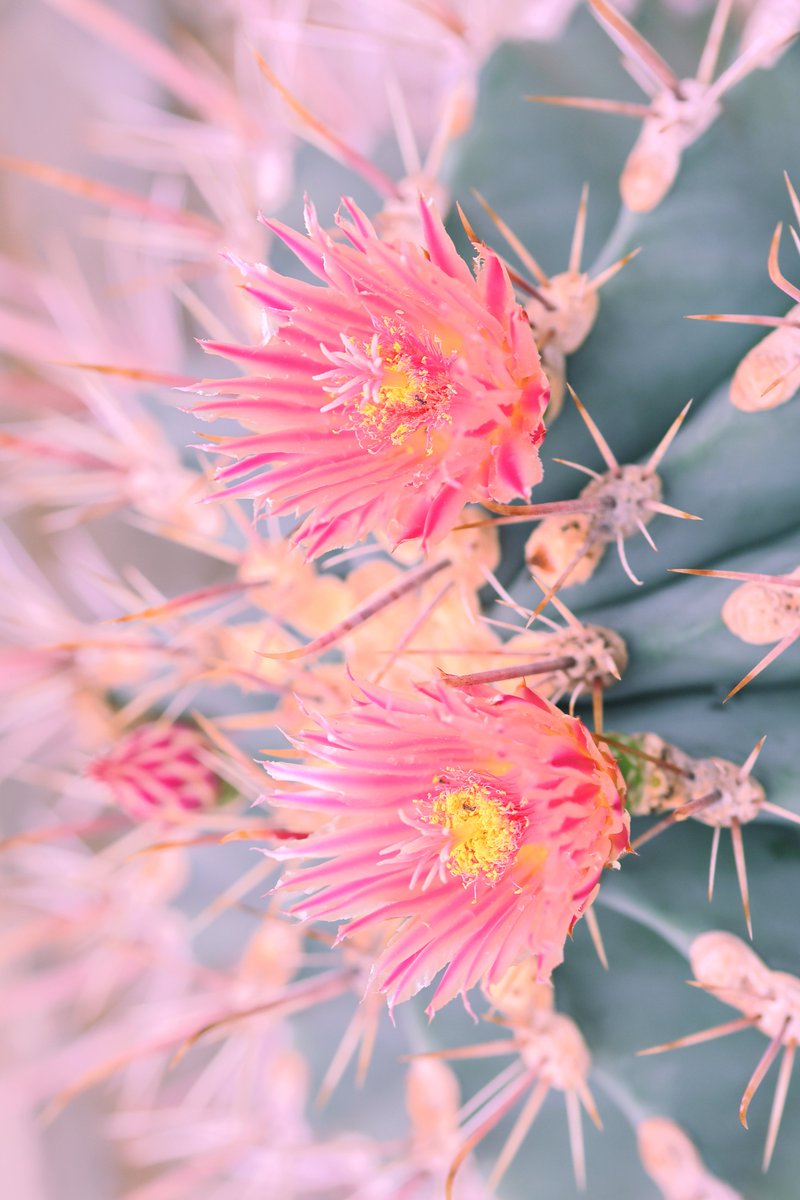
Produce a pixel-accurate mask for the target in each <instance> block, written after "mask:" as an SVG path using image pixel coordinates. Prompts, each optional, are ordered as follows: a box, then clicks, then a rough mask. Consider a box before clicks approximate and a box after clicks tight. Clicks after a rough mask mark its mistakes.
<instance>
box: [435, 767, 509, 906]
mask: <svg viewBox="0 0 800 1200" xmlns="http://www.w3.org/2000/svg"><path fill="white" fill-rule="evenodd" d="M500 795H501V796H502V795H504V793H500ZM428 820H430V821H431V822H432V823H433V824H436V825H441V826H442V827H443V828H444V829H447V830H448V831H449V832H450V834H451V835H452V840H451V845H450V852H449V854H448V856H447V867H448V870H449V871H450V873H451V874H452V875H457V876H458V877H459V878H461V879H463V880H464V882H465V883H473V882H474V881H475V880H476V879H478V878H479V877H481V876H482V877H483V878H484V879H486V880H487V881H488V882H489V883H496V882H497V880H498V879H500V878H501V876H502V875H503V874H504V873H505V871H506V870H507V868H508V866H509V865H510V863H511V862H512V861H513V859H514V858H515V857H516V853H517V848H518V846H519V841H520V834H521V828H522V824H523V822H522V821H521V820H520V818H518V817H517V818H516V819H515V818H514V816H513V811H512V809H511V807H510V806H509V805H508V804H504V803H503V802H502V800H499V799H497V798H496V797H495V796H493V795H492V794H491V792H490V790H489V788H488V787H486V786H485V785H484V784H481V783H478V782H471V783H468V784H466V786H464V787H459V788H455V789H454V790H453V791H448V792H440V793H439V795H436V796H432V797H431V809H430V815H429V817H428Z"/></svg>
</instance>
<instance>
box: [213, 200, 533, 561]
mask: <svg viewBox="0 0 800 1200" xmlns="http://www.w3.org/2000/svg"><path fill="white" fill-rule="evenodd" d="M343 203H344V208H345V210H346V213H347V215H346V216H342V215H340V216H339V217H337V224H338V226H339V229H340V230H341V231H342V233H343V234H344V235H345V236H346V237H347V239H348V243H349V244H348V243H344V242H341V241H334V240H333V239H332V238H331V237H330V236H329V235H328V234H327V233H326V232H325V231H324V230H322V229H321V228H320V226H319V224H318V221H317V217H316V213H315V211H314V209H313V207H312V206H311V205H307V208H306V225H307V228H308V232H309V236H308V237H304V236H302V235H301V234H298V233H296V232H295V231H294V230H292V229H290V228H288V227H287V226H285V225H283V224H282V223H281V222H279V221H268V222H267V225H268V227H269V228H270V229H271V230H273V232H274V233H275V234H276V235H277V236H278V237H280V238H281V239H282V240H283V241H284V242H285V243H286V245H287V246H288V247H289V249H290V250H292V251H293V252H294V253H295V254H296V255H297V257H298V258H299V259H300V261H301V262H302V263H303V265H304V266H305V267H307V268H308V269H309V270H310V271H311V272H312V274H314V275H316V276H317V278H318V279H320V280H322V282H323V285H324V286H323V287H318V286H315V285H313V284H309V283H304V282H298V281H297V280H294V279H290V278H288V277H285V276H282V275H279V274H278V273H277V272H275V271H272V270H270V269H268V268H264V267H245V268H243V269H244V273H245V279H246V283H245V288H246V290H247V291H248V292H249V293H250V294H251V295H252V296H253V297H254V299H255V300H257V301H258V302H259V303H261V304H262V305H263V306H264V308H265V309H266V312H267V316H268V319H269V321H270V322H271V323H272V325H273V327H274V326H277V329H276V331H275V332H274V333H273V334H272V335H271V336H270V337H269V338H268V340H267V342H266V344H265V345H262V346H257V347H245V346H232V345H222V344H220V343H209V344H207V349H209V350H212V351H214V352H216V353H220V354H223V355H226V356H228V357H230V358H233V359H234V360H236V361H237V362H239V363H241V364H243V365H244V366H245V367H246V369H247V370H248V372H249V374H248V375H247V376H245V377H244V378H240V379H232V380H224V381H213V382H211V381H208V382H206V383H205V384H203V385H201V390H203V391H205V392H207V393H210V394H211V396H212V398H209V399H207V400H206V401H204V402H203V403H201V404H200V405H199V406H198V411H199V412H200V413H202V414H212V415H214V416H224V417H231V418H235V419H236V420H238V421H240V422H241V423H242V424H243V425H244V426H245V427H246V429H247V430H248V434H247V436H245V437H241V438H236V439H234V438H228V439H223V440H222V442H221V445H219V449H220V451H221V452H222V453H223V454H227V455H230V456H231V457H232V458H234V459H235V460H236V461H235V462H234V463H233V464H232V465H230V466H227V467H225V468H223V469H222V470H221V471H220V472H219V475H218V478H219V479H220V481H221V482H222V483H223V484H224V485H225V488H224V491H223V494H224V495H247V496H253V497H255V498H256V499H257V501H258V504H259V505H266V504H268V505H269V510H270V511H271V512H272V513H274V514H282V513H288V512H297V513H303V514H304V519H303V521H302V523H301V525H300V527H299V529H298V530H297V531H296V533H295V541H296V542H300V543H303V544H304V545H305V548H306V552H307V554H308V556H309V557H314V556H315V555H317V554H320V553H321V552H323V551H324V550H329V549H331V548H333V547H337V546H344V545H351V544H352V543H353V542H355V541H358V540H359V539H360V538H363V537H365V536H366V535H367V534H369V533H371V532H375V531H380V532H381V533H383V534H384V535H386V536H388V537H389V538H390V539H391V540H393V541H394V542H396V543H398V542H402V541H405V540H407V539H410V538H422V540H423V543H428V542H435V541H438V540H440V539H441V538H443V537H444V536H445V535H446V534H447V533H448V532H449V531H450V530H451V529H452V528H453V526H454V525H455V524H456V522H457V520H458V519H459V517H460V515H461V511H462V509H463V507H464V504H465V503H467V502H468V501H470V500H479V501H480V500H495V501H498V502H508V501H510V500H513V499H515V498H517V497H526V496H527V495H528V493H529V491H530V489H531V487H533V485H534V484H536V483H537V482H538V481H539V479H540V478H541V464H540V461H539V455H538V446H539V444H540V442H541V441H542V438H543V437H544V432H545V429H544V424H543V422H542V413H543V411H544V408H545V406H546V404H547V400H548V396H549V390H548V384H547V379H546V377H545V375H544V372H543V370H542V367H541V363H540V359H539V353H538V351H537V348H536V344H535V342H534V339H533V335H532V333H531V330H530V327H529V324H528V321H527V318H526V316H525V313H524V311H523V309H522V308H521V307H520V306H519V305H518V304H517V302H516V300H515V298H514V292H513V289H512V286H511V283H510V280H509V277H508V274H507V272H506V269H505V267H504V266H503V264H502V263H501V261H500V259H499V258H498V257H497V256H496V255H495V254H494V253H492V252H491V251H489V250H485V251H482V258H481V259H480V260H479V262H478V264H477V267H476V271H475V274H474V275H473V274H472V273H471V272H470V270H469V268H468V267H467V265H466V263H465V262H464V261H463V260H462V259H461V258H460V257H459V256H458V254H457V253H456V250H455V247H454V245H453V243H452V242H451V240H450V238H449V237H448V235H447V233H446V232H445V229H444V226H443V225H442V223H441V221H440V219H439V217H438V216H437V215H436V213H435V211H434V209H433V208H432V206H431V205H430V204H429V203H428V202H426V201H424V200H422V199H421V200H420V213H421V218H422V227H423V231H424V236H425V245H424V247H423V246H418V245H416V244H412V243H403V244H401V245H399V246H398V245H395V244H391V245H390V244H387V243H386V242H384V241H382V240H381V239H380V238H379V236H378V235H377V233H376V232H375V230H374V228H373V226H372V225H371V224H370V222H369V221H368V220H367V218H366V217H365V216H364V214H363V213H362V212H361V211H360V210H359V209H358V208H357V207H356V206H355V204H353V203H352V202H351V201H349V200H345V201H344V202H343Z"/></svg>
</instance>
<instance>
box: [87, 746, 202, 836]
mask: <svg viewBox="0 0 800 1200" xmlns="http://www.w3.org/2000/svg"><path fill="white" fill-rule="evenodd" d="M205 752H206V744H205V742H204V740H203V738H202V737H201V736H200V734H198V733H196V732H195V731H194V730H193V729H190V728H188V727H187V726H185V725H167V724H165V723H163V722H152V723H151V724H148V725H140V726H139V727H138V728H137V729H134V730H132V731H131V732H130V733H128V734H126V735H125V737H123V738H121V739H120V741H119V742H118V743H117V744H116V746H115V747H114V749H113V750H111V751H110V752H109V753H108V754H106V755H105V756H103V757H102V758H96V759H95V760H94V761H93V762H92V763H90V764H89V767H88V769H87V773H88V774H89V775H90V776H91V777H92V778H93V779H96V780H98V781H99V782H100V783H103V784H105V786H106V787H107V788H108V790H109V791H110V792H111V796H112V798H113V802H114V804H116V805H118V806H119V807H120V808H121V809H123V810H124V811H125V812H126V813H127V814H128V816H130V817H132V818H134V820H141V819H142V818H148V817H158V816H163V817H167V818H169V817H170V816H175V815H178V816H179V815H180V814H181V813H183V814H185V813H187V812H192V811H194V810H196V809H206V808H210V807H211V806H212V805H213V804H214V802H215V800H216V799H217V795H218V793H219V786H220V785H219V779H218V778H217V776H216V775H215V774H214V772H213V771H212V770H211V768H210V767H209V766H207V765H206V762H205V761H204V757H207V754H206V753H205Z"/></svg>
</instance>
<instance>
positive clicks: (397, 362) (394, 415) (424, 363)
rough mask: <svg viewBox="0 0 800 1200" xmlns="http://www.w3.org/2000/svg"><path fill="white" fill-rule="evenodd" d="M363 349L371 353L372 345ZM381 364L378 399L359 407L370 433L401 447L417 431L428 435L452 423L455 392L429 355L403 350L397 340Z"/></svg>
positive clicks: (395, 339)
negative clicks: (385, 438) (381, 376)
mask: <svg viewBox="0 0 800 1200" xmlns="http://www.w3.org/2000/svg"><path fill="white" fill-rule="evenodd" d="M388 328H389V332H390V333H391V332H393V331H392V330H391V327H388ZM364 349H365V351H367V352H369V351H370V345H365V346H364ZM382 364H383V378H382V380H381V384H380V387H379V389H378V394H377V396H375V397H374V398H373V399H372V400H369V401H366V402H365V403H362V404H361V405H359V410H358V413H359V417H360V420H361V422H362V423H363V425H365V426H366V428H367V429H368V430H370V431H372V432H373V433H374V434H378V435H383V436H384V437H386V436H388V438H389V441H390V442H392V443H393V444H394V445H395V446H402V445H403V444H404V443H405V442H406V440H407V439H408V438H409V437H410V436H411V435H412V434H413V433H415V432H416V431H417V430H420V429H422V430H425V432H426V435H428V434H429V433H430V430H431V429H432V428H433V427H434V426H435V425H437V424H441V423H442V422H445V423H449V421H450V420H451V418H450V415H449V412H448V408H449V402H450V400H451V398H452V395H453V390H454V389H453V385H452V383H451V382H450V378H449V374H448V373H447V372H446V370H445V369H444V367H443V365H442V364H437V363H432V362H431V359H430V357H429V355H428V353H423V352H419V351H415V349H414V348H413V347H411V348H409V347H407V346H404V344H403V342H401V341H400V340H398V339H397V338H393V340H392V342H390V343H389V345H388V347H387V346H386V345H384V346H383V347H382Z"/></svg>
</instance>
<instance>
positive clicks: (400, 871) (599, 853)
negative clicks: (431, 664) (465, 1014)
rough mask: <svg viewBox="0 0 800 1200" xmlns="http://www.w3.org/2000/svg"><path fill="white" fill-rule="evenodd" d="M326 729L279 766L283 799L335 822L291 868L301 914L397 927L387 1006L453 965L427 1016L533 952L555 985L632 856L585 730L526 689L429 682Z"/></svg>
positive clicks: (301, 740)
mask: <svg viewBox="0 0 800 1200" xmlns="http://www.w3.org/2000/svg"><path fill="white" fill-rule="evenodd" d="M319 725H320V728H319V729H317V730H313V731H309V732H304V733H303V734H301V735H300V736H299V737H298V738H297V739H296V745H297V747H298V748H299V749H300V750H302V751H303V752H304V753H307V754H308V755H309V756H311V757H313V759H314V760H315V764H314V765H294V764H288V763H271V764H270V766H269V771H270V774H271V775H272V776H273V778H275V779H278V780H286V781H289V782H291V783H292V785H293V787H292V789H288V790H286V791H285V792H283V791H282V792H278V794H276V795H272V796H271V797H270V800H271V801H272V802H273V803H277V804H291V805H297V806H299V807H301V808H309V809H313V810H316V811H317V812H319V813H323V814H329V816H330V818H331V820H330V823H329V824H328V825H326V826H325V827H324V828H322V829H321V830H320V831H319V832H318V833H315V834H313V835H312V836H311V837H310V838H309V839H308V840H307V841H306V842H305V843H303V846H302V848H299V849H298V848H297V847H292V850H291V852H290V853H291V856H292V857H293V858H297V857H305V858H310V859H325V860H326V861H324V862H323V863H321V864H320V865H316V866H306V867H303V868H302V869H300V870H290V871H289V872H287V874H286V875H285V877H284V879H283V880H282V881H281V884H280V885H279V886H282V887H284V888H287V889H289V890H291V891H295V892H304V893H307V894H308V899H305V900H303V901H302V902H300V903H297V904H296V905H295V906H294V908H293V910H292V911H294V912H295V913H296V914H297V915H299V916H301V917H302V918H304V919H306V920H326V921H332V920H333V921H342V922H343V925H342V927H341V929H340V936H342V937H344V936H349V935H351V934H353V933H355V932H356V931H358V930H363V929H372V928H376V927H381V928H383V929H385V930H388V931H389V932H390V933H391V936H390V937H389V939H388V942H387V944H386V946H385V948H384V949H383V951H382V952H381V953H380V954H379V955H378V957H377V960H376V964H375V970H374V974H373V983H372V985H373V986H374V987H376V988H379V989H380V990H381V991H384V992H386V993H387V994H388V999H389V1003H390V1004H391V1005H393V1004H395V1003H398V1002H399V1001H402V1000H406V999H408V998H409V997H410V996H412V995H414V994H415V993H416V992H417V991H418V990H419V989H420V988H421V987H424V986H425V985H426V984H428V983H430V982H431V980H432V979H433V977H434V975H435V974H436V973H437V972H438V971H440V970H441V969H442V968H443V967H446V968H447V969H446V970H445V972H444V975H443V976H442V978H441V980H440V981H439V985H438V987H437V989H436V992H435V994H434V996H433V999H432V1000H431V1003H430V1007H429V1012H431V1013H433V1012H435V1011H436V1010H438V1009H439V1008H441V1007H442V1006H443V1005H444V1004H446V1003H447V1002H448V1001H449V1000H451V999H453V997H455V996H456V995H458V994H459V993H460V994H462V995H464V994H465V993H466V992H467V990H468V989H469V988H471V987H472V986H473V985H474V984H476V983H478V982H479V981H481V980H483V981H484V982H485V983H486V984H488V985H491V984H492V983H493V982H495V981H496V980H498V979H499V978H500V977H501V976H502V974H503V972H504V971H505V970H506V969H507V968H508V967H509V966H511V965H512V964H513V963H516V962H518V961H519V960H520V959H522V958H524V957H526V956H533V957H534V958H535V960H536V963H537V966H538V971H539V975H540V977H541V978H542V979H547V978H548V976H549V975H550V973H551V972H552V970H553V968H554V967H556V966H557V965H558V963H560V962H561V960H562V958H563V947H564V940H565V938H566V936H567V934H568V933H569V932H570V930H571V928H572V926H573V925H574V923H575V921H576V920H577V919H578V918H579V917H580V916H581V915H582V914H583V912H584V911H585V910H586V909H587V908H588V906H589V905H590V904H591V902H592V900H593V899H594V895H595V892H596V889H597V885H598V881H599V879H600V876H601V874H602V871H603V868H604V867H607V866H611V865H613V864H614V863H615V862H616V860H617V859H618V858H619V856H620V855H621V854H622V853H623V852H624V851H625V850H626V849H627V848H628V818H627V815H626V814H625V811H624V806H623V788H624V785H623V783H622V780H621V777H620V774H619V771H618V769H617V766H616V764H615V762H614V761H613V760H612V759H611V758H610V757H609V755H608V754H607V753H606V752H604V751H603V750H601V749H600V748H598V746H597V745H596V744H595V742H594V740H593V738H592V737H591V735H590V733H589V731H588V730H587V729H586V727H585V726H584V725H583V724H582V722H580V721H578V720H576V719H574V718H571V717H568V716H566V715H565V714H564V713H562V712H560V711H559V710H558V709H557V708H555V707H554V706H553V705H551V704H550V703H549V702H548V701H547V700H544V699H542V697H540V696H538V695H536V693H535V692H532V691H530V690H528V689H526V688H523V689H521V691H520V692H519V693H518V694H517V695H514V696H503V695H500V694H499V693H497V692H496V691H495V690H494V689H492V688H488V687H480V688H479V687H475V688H471V689H470V690H469V691H463V692H456V691H453V690H452V689H448V688H445V687H444V686H442V685H433V686H431V687H430V688H425V689H420V690H419V691H418V692H417V694H416V695H413V696H406V695H398V694H395V693H391V692H388V691H384V690H382V689H373V688H371V689H369V690H365V691H364V693H363V698H362V699H361V700H360V701H359V702H357V704H356V705H355V707H354V708H353V709H352V710H351V711H350V712H348V713H345V714H344V715H342V716H341V717H338V718H335V719H328V718H326V719H324V720H323V719H322V718H319ZM298 783H299V784H301V785H303V786H304V788H305V790H298V789H297V788H296V787H295V786H294V785H296V784H298ZM277 853H278V854H280V852H277ZM286 857H289V854H288V853H287V855H286Z"/></svg>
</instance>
